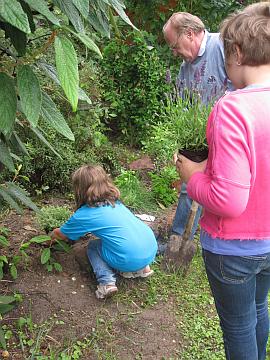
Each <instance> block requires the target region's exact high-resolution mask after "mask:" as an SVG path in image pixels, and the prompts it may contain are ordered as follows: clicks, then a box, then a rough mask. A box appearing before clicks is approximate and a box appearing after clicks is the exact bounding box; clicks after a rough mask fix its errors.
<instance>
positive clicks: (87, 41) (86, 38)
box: [64, 26, 102, 58]
mask: <svg viewBox="0 0 270 360" xmlns="http://www.w3.org/2000/svg"><path fill="white" fill-rule="evenodd" d="M64 28H65V29H67V30H68V31H69V32H71V33H72V34H73V35H74V36H76V37H77V38H78V39H79V40H80V41H81V42H82V43H83V44H84V45H85V46H86V47H87V48H88V49H89V50H91V51H94V52H95V53H97V54H98V55H99V56H100V57H101V58H102V54H101V52H100V50H99V48H98V46H97V45H96V44H95V43H94V41H93V40H92V39H91V38H90V37H89V36H87V35H86V34H82V33H76V32H75V31H73V30H72V29H71V28H70V27H68V26H65V27H64Z"/></svg>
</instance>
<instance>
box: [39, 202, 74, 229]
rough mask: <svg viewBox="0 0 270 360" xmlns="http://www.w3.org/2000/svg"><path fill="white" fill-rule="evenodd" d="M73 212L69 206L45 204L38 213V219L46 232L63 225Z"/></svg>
mask: <svg viewBox="0 0 270 360" xmlns="http://www.w3.org/2000/svg"><path fill="white" fill-rule="evenodd" d="M71 214H72V212H71V210H70V209H69V208H68V207H67V206H44V207H43V208H42V209H41V210H40V213H38V214H37V221H38V223H39V225H40V227H41V228H42V229H43V230H45V231H46V233H48V232H50V231H52V230H53V229H55V228H58V227H60V226H61V225H63V224H64V223H65V222H66V221H67V220H68V219H69V217H70V216H71Z"/></svg>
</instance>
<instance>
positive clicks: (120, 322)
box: [0, 199, 184, 359]
mask: <svg viewBox="0 0 270 360" xmlns="http://www.w3.org/2000/svg"><path fill="white" fill-rule="evenodd" d="M56 202H57V204H58V205H60V204H61V205H63V204H64V201H62V200H61V199H60V200H57V201H56ZM54 203H55V201H54ZM172 217H173V211H172V210H170V211H169V214H168V213H167V214H166V215H163V216H161V217H160V218H159V219H158V220H157V221H156V223H155V226H156V227H158V228H162V229H167V228H169V227H170V225H169V224H168V223H167V222H168V219H170V220H169V221H171V219H172ZM165 222H166V223H165ZM0 226H4V227H6V228H8V229H9V230H10V233H9V241H10V244H11V245H10V247H9V248H8V249H7V250H6V251H7V252H8V255H9V257H10V256H11V255H15V254H17V251H18V249H19V247H20V246H21V244H22V242H26V241H29V240H30V239H31V238H32V237H33V236H36V235H39V234H41V233H42V232H41V230H40V229H39V226H38V224H37V222H36V220H35V217H34V216H33V212H31V211H28V210H26V211H25V212H24V214H23V215H18V214H16V213H15V212H12V211H11V212H9V213H8V215H7V216H6V217H5V218H4V219H3V220H2V221H1V222H0ZM86 242H87V240H81V241H80V242H79V243H78V245H77V248H78V246H79V247H83V246H85V244H86ZM76 254H77V255H78V249H76V246H75V247H74V249H71V251H70V253H63V252H57V253H54V257H55V259H56V261H57V262H59V263H60V264H61V266H62V268H63V270H62V271H61V272H55V271H54V272H51V273H49V272H47V271H46V269H45V267H44V266H43V265H42V264H41V263H40V245H39V244H33V246H32V247H31V248H30V249H29V251H28V255H29V256H30V257H29V261H28V263H27V264H23V262H21V263H20V264H19V266H18V278H17V279H16V280H12V278H11V277H9V276H5V277H4V279H3V280H2V281H1V282H0V283H1V295H7V294H11V293H14V292H15V293H19V294H21V296H22V302H21V303H19V304H18V306H17V307H16V308H15V309H14V310H13V311H11V312H9V313H7V314H6V315H4V319H3V322H2V324H3V325H5V326H4V329H5V332H6V335H7V337H8V338H9V337H10V339H8V340H7V343H8V351H9V354H10V357H11V359H28V358H29V359H30V358H31V352H32V354H34V357H33V359H62V358H63V359H162V358H172V357H175V356H177V354H179V352H180V351H181V348H182V347H183V345H184V341H183V339H182V336H181V332H179V331H178V329H177V320H176V318H175V316H176V315H175V309H174V307H175V303H174V300H173V297H170V296H169V297H168V301H166V304H165V303H164V299H163V298H162V297H161V298H160V300H159V301H157V299H156V295H157V296H158V293H157V294H153V295H152V298H151V294H148V295H149V296H146V298H147V299H148V300H147V301H146V302H145V301H144V300H143V298H144V296H145V295H146V294H145V292H148V291H149V288H148V286H149V282H151V281H152V280H151V279H150V280H147V281H140V280H137V279H136V280H124V279H123V280H121V281H120V285H119V290H120V291H119V294H118V295H117V296H116V297H114V298H112V299H107V300H106V301H100V300H97V299H96V298H95V293H94V290H95V287H96V281H95V279H94V276H93V274H92V273H91V271H90V268H89V267H88V266H87V265H86V266H85V268H84V269H82V267H81V266H80V265H81V262H80V261H79V263H78V262H77V261H76ZM140 292H141V293H142V295H143V296H141V295H136V294H138V293H140ZM151 301H152V302H153V303H152V304H148V302H151ZM20 318H24V319H25V321H26V323H25V324H24V325H23V326H22V327H21V328H20V327H19V326H18V325H16V323H18V320H19V319H20ZM77 341H79V343H77ZM20 343H21V344H20ZM76 349H77V350H76ZM76 351H77V352H76ZM53 352H55V354H58V355H54V356H55V357H52V354H53ZM72 353H73V357H71V356H72V355H71V354H72ZM76 353H77V354H78V355H76ZM74 354H75V355H74ZM104 354H108V355H104ZM50 356H51V357H50ZM57 356H58V357H57ZM60 356H63V357H60ZM64 356H66V357H64ZM68 356H70V357H68ZM76 356H77V357H76ZM106 356H107V357H106Z"/></svg>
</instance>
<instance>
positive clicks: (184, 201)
mask: <svg viewBox="0 0 270 360" xmlns="http://www.w3.org/2000/svg"><path fill="white" fill-rule="evenodd" d="M163 34H164V37H165V40H166V42H167V44H168V45H169V47H170V49H171V50H172V52H173V54H174V55H175V56H179V57H180V58H182V59H183V60H184V61H183V63H182V65H181V67H180V72H179V75H178V78H177V85H178V88H179V93H180V94H182V93H186V90H188V91H189V93H190V98H191V99H192V98H193V96H192V93H194V92H195V93H196V98H198V97H199V98H200V100H201V101H202V103H204V104H205V105H207V104H209V103H211V102H214V100H216V99H218V98H219V97H220V96H221V95H223V94H224V92H225V91H226V89H227V86H228V85H229V87H231V85H230V82H228V78H227V74H226V71H225V65H224V53H223V44H222V42H221V40H220V38H219V34H218V33H209V32H208V31H207V30H206V29H205V26H204V24H203V22H202V21H201V20H200V19H199V18H198V17H197V16H194V15H192V14H189V13H185V12H178V13H175V14H173V15H172V16H171V17H170V19H169V20H168V21H167V23H166V24H165V25H164V27H163ZM183 90H184V91H183ZM191 106H192V102H191ZM190 207H191V199H190V198H189V197H188V196H187V192H186V185H185V184H182V189H181V194H180V198H179V202H178V206H177V209H176V214H175V218H174V222H173V227H172V232H173V233H176V234H178V235H183V233H184V230H185V227H186V224H187V221H188V218H189V213H190ZM200 214H201V208H199V209H198V211H197V214H196V218H195V221H194V225H193V229H192V234H191V238H193V237H194V234H195V232H196V229H197V226H198V221H199V218H200Z"/></svg>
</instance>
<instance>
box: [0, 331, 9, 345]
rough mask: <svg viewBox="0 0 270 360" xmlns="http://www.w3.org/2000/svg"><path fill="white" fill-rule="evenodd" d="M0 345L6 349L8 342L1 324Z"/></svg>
mask: <svg viewBox="0 0 270 360" xmlns="http://www.w3.org/2000/svg"><path fill="white" fill-rule="evenodd" d="M0 345H1V347H2V348H3V349H4V350H6V348H7V344H6V339H5V333H4V330H3V329H2V327H1V326H0Z"/></svg>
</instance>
